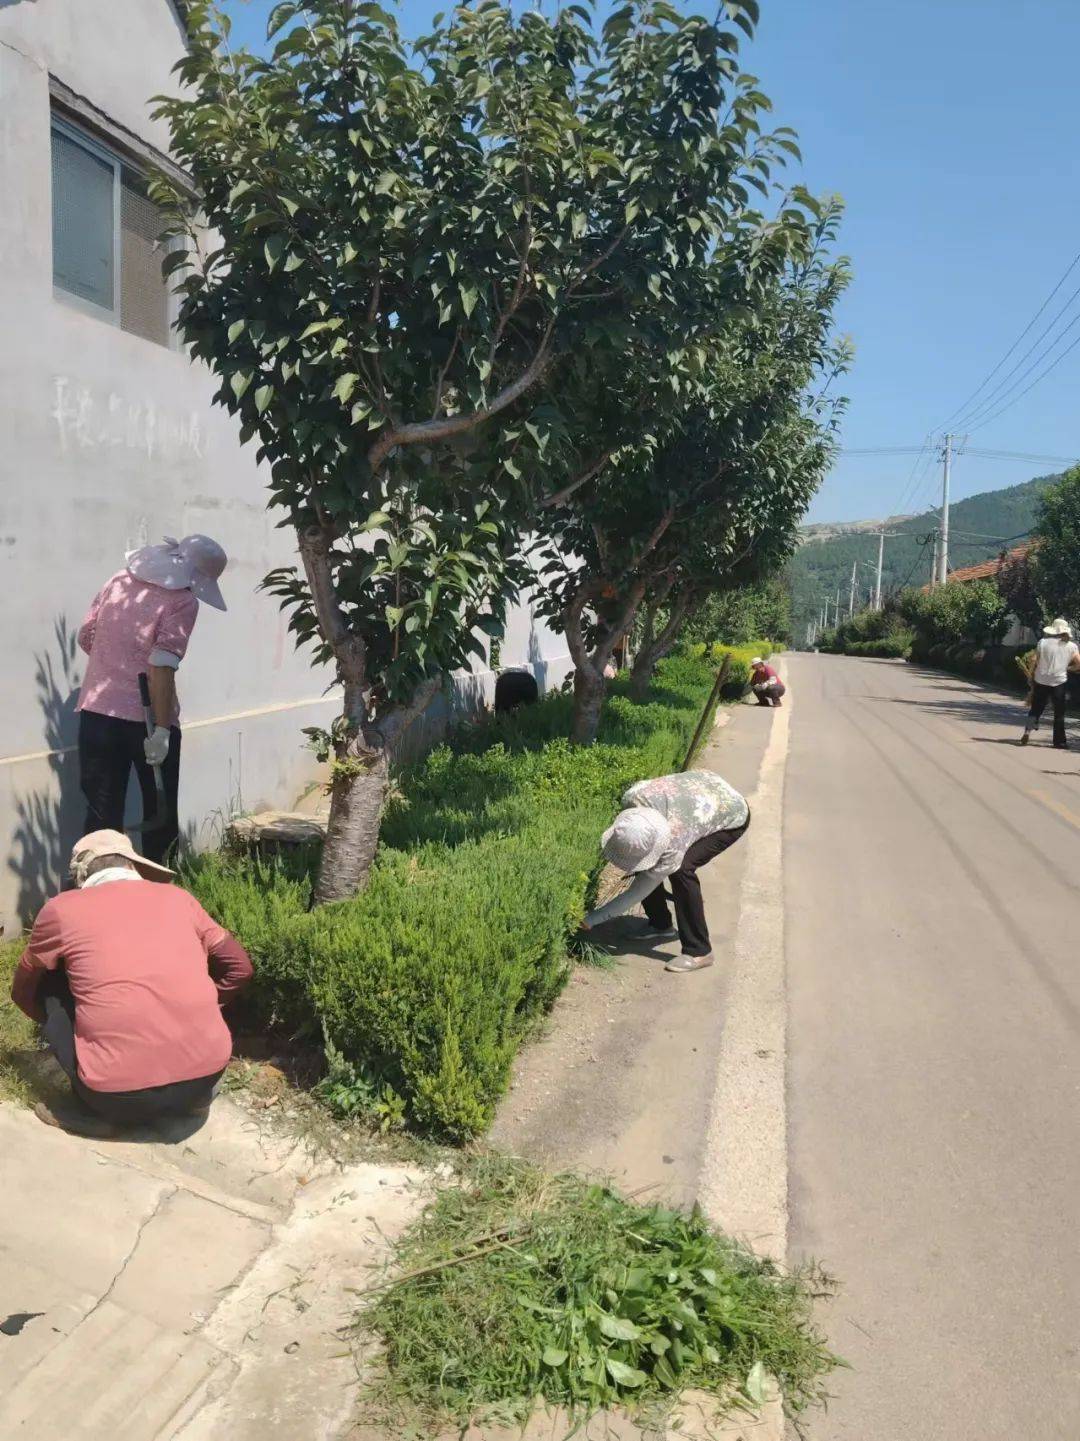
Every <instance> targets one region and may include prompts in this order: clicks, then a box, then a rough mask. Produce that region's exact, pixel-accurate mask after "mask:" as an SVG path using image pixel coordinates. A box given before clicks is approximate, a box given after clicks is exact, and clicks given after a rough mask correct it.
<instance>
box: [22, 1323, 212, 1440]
mask: <svg viewBox="0 0 1080 1441" xmlns="http://www.w3.org/2000/svg"><path fill="white" fill-rule="evenodd" d="M223 1359H224V1358H223V1357H222V1354H221V1353H220V1352H219V1351H218V1350H216V1348H214V1347H213V1346H211V1345H209V1344H208V1343H207V1342H205V1341H204V1340H202V1339H201V1338H200V1337H197V1336H183V1335H178V1334H177V1333H175V1332H170V1331H167V1330H165V1329H164V1328H162V1327H160V1326H158V1325H156V1324H155V1323H154V1322H153V1321H151V1320H150V1319H149V1318H148V1317H146V1316H140V1315H137V1314H134V1313H132V1312H130V1311H126V1310H124V1309H123V1308H122V1307H120V1306H116V1305H114V1304H113V1303H112V1302H111V1301H102V1302H100V1303H99V1304H98V1305H97V1306H96V1307H94V1309H93V1310H91V1311H90V1313H89V1314H88V1315H87V1316H86V1318H85V1319H84V1320H83V1321H82V1322H81V1323H80V1325H79V1326H77V1327H75V1329H74V1330H72V1331H71V1332H70V1333H69V1334H68V1335H67V1336H65V1337H64V1338H63V1340H62V1341H61V1342H60V1343H59V1344H58V1345H57V1346H54V1347H53V1348H52V1349H51V1350H50V1351H49V1352H48V1354H47V1355H46V1356H45V1357H43V1359H42V1360H41V1361H40V1362H39V1364H38V1365H36V1366H35V1367H33V1368H32V1369H31V1370H30V1371H29V1372H28V1373H27V1374H26V1375H24V1376H23V1377H22V1378H21V1380H19V1381H18V1382H17V1383H16V1384H15V1385H14V1386H13V1387H12V1388H11V1389H9V1390H8V1391H6V1392H5V1394H4V1396H3V1397H2V1398H0V1436H3V1437H5V1438H6V1437H17V1436H19V1437H21V1436H25V1437H26V1438H27V1441H31V1438H32V1441H120V1438H123V1441H147V1438H153V1437H156V1436H157V1435H158V1433H159V1432H160V1431H161V1430H162V1429H163V1428H164V1427H165V1425H166V1424H167V1423H168V1422H169V1420H170V1418H171V1417H172V1416H173V1415H174V1414H175V1413H176V1412H177V1411H178V1410H179V1409H180V1407H181V1406H182V1405H183V1404H184V1402H185V1401H186V1400H187V1399H188V1398H189V1396H190V1395H191V1394H192V1392H193V1391H195V1390H197V1389H198V1388H199V1387H201V1386H203V1385H204V1384H205V1383H206V1382H207V1380H208V1379H209V1378H210V1377H211V1376H212V1374H213V1373H214V1371H215V1370H216V1369H217V1368H218V1367H219V1366H221V1365H222V1363H223Z"/></svg>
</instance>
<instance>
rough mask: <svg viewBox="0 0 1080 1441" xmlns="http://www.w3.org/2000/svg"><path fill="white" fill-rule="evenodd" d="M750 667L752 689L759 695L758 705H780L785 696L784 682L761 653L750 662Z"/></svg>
mask: <svg viewBox="0 0 1080 1441" xmlns="http://www.w3.org/2000/svg"><path fill="white" fill-rule="evenodd" d="M750 667H751V669H750V689H751V690H752V691H753V692H754V694H755V695H756V696H757V703H758V705H777V706H778V705H779V704H780V702H781V701H782V699H783V697H784V693H785V686H784V682H783V681H782V680H781V679H780V677H779V676H778V675H777V673H776V672H775V671H774V670H773V668H772V666H771V665H766V664H765V662H764V661H763V660H762V659H761V657H760V656H759V655H756V656H755V657H754V659H753V660H752V661H751V662H750Z"/></svg>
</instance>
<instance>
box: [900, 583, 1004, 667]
mask: <svg viewBox="0 0 1080 1441" xmlns="http://www.w3.org/2000/svg"><path fill="white" fill-rule="evenodd" d="M897 607H898V610H899V613H900V614H901V615H902V617H903V618H904V620H905V621H906V622H907V623H908V624H909V625H910V626H911V627H912V629H913V630H914V631H915V638H916V645H917V648H918V649H920V650H927V649H929V648H930V647H933V646H945V645H960V644H964V643H967V644H969V645H993V644H994V643H995V642H997V641H1000V639H1001V637H1002V636H1003V635H1004V634H1005V629H1006V627H1007V625H1008V620H1009V618H1008V607H1007V606H1006V604H1005V602H1004V601H1003V600H1002V598H1001V595H1000V594H999V593H998V589H997V587H996V586H995V585H994V584H993V583H992V582H991V581H988V580H975V581H969V582H967V583H959V582H950V583H948V584H946V585H939V586H935V587H934V589H933V590H908V591H904V592H903V593H902V595H901V596H900V597H899V598H898V601H897Z"/></svg>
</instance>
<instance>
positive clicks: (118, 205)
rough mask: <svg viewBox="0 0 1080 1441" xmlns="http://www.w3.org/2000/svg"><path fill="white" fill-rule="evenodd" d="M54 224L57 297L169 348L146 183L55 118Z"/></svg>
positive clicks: (166, 304) (155, 223) (166, 302)
mask: <svg viewBox="0 0 1080 1441" xmlns="http://www.w3.org/2000/svg"><path fill="white" fill-rule="evenodd" d="M52 222H53V224H52V232H53V290H54V293H55V294H56V295H58V296H60V297H61V298H62V299H64V300H66V301H69V302H71V303H72V304H75V305H77V306H79V307H80V309H84V310H88V311H90V312H91V313H92V314H94V315H98V316H100V317H101V318H102V319H104V320H107V321H109V322H111V323H112V324H113V325H119V326H120V327H121V329H123V330H129V331H131V333H132V334H133V335H141V336H142V337H143V338H144V339H145V340H152V341H155V342H156V343H157V344H158V345H169V344H170V343H171V328H170V320H171V312H172V306H171V297H170V295H169V289H168V286H167V284H166V282H165V281H164V279H163V278H162V274H161V260H162V248H161V245H160V243H159V241H158V238H157V237H158V232H159V231H160V229H161V218H160V215H159V213H158V211H157V208H156V207H155V205H154V204H153V202H152V201H151V200H150V198H149V196H148V195H147V190H146V182H145V180H144V179H143V177H142V176H141V175H140V174H139V172H138V171H137V170H134V169H133V168H132V167H131V166H129V165H127V164H125V163H124V161H123V160H121V158H120V157H119V156H118V155H116V154H115V153H114V152H112V151H111V150H109V149H108V148H107V147H106V146H104V145H102V144H101V143H100V141H98V140H96V139H92V138H91V137H90V136H89V135H87V134H85V133H84V132H83V131H81V130H79V129H78V128H77V127H76V126H74V125H71V124H70V123H69V122H67V121H65V120H60V119H57V118H55V117H54V119H53V124H52Z"/></svg>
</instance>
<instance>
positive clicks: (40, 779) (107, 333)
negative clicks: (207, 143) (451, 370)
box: [0, 0, 568, 934]
mask: <svg viewBox="0 0 1080 1441" xmlns="http://www.w3.org/2000/svg"><path fill="white" fill-rule="evenodd" d="M182 43H183V39H182V32H181V30H180V27H179V25H178V23H177V20H176V17H175V13H174V11H173V9H172V7H171V5H170V4H169V3H168V0H109V4H108V6H101V5H93V4H90V3H88V0H0V196H2V197H3V199H2V202H0V315H2V316H3V331H2V340H0V583H2V587H3V589H2V605H3V642H2V648H0V680H2V686H3V700H4V704H3V706H2V707H0V849H2V852H3V854H2V856H0V922H3V923H4V924H6V925H7V928H8V933H9V934H10V933H11V931H12V930H13V929H14V928H15V922H16V921H17V919H18V918H20V917H25V916H26V915H28V914H29V913H31V912H32V911H33V909H34V908H35V907H36V906H37V905H38V904H39V903H40V901H41V900H42V899H43V898H44V897H45V896H46V895H47V894H49V893H50V891H51V890H53V889H54V888H55V886H56V885H57V883H58V880H59V878H60V876H61V874H62V871H63V867H64V863H65V859H66V855H67V853H68V850H69V849H70V845H71V842H72V840H73V839H74V838H75V837H76V836H77V835H78V834H79V831H80V827H81V821H82V801H81V796H80V795H79V790H78V773H77V771H78V768H77V763H76V756H75V754H74V750H73V746H74V742H75V737H76V721H75V711H74V706H75V700H76V697H77V692H78V685H79V680H80V677H81V672H82V665H81V662H82V656H81V654H80V653H79V652H78V651H77V650H76V648H75V643H74V634H75V631H76V629H77V628H78V625H79V622H80V621H81V619H82V616H83V614H84V612H85V609H86V606H87V604H88V602H89V600H90V598H91V597H92V596H93V594H94V593H95V591H96V590H97V589H98V587H99V586H100V585H101V583H102V582H103V581H104V580H105V579H106V577H107V576H109V575H110V574H111V573H112V572H113V571H115V570H117V569H119V567H120V566H121V565H122V563H123V555H124V552H125V550H127V549H130V548H132V547H134V546H136V545H139V544H143V543H145V542H146V541H152V540H157V539H159V538H160V537H161V535H162V534H165V533H167V534H170V535H183V534H185V533H187V532H190V531H205V532H207V533H208V534H210V535H213V536H214V537H215V538H217V539H218V540H220V541H221V543H222V544H223V545H224V546H225V548H226V549H227V551H228V552H229V554H230V556H231V557H232V559H231V561H230V565H229V568H228V570H227V571H226V574H225V577H224V580H223V587H224V590H225V593H226V598H227V600H228V602H229V611H228V613H227V614H225V615H222V614H220V613H218V612H216V611H213V610H210V609H207V608H205V607H204V609H203V612H202V614H201V615H200V618H199V622H198V625H197V627H196V631H195V635H194V637H193V640H192V645H191V650H190V652H189V656H188V659H187V660H186V661H185V663H184V666H183V667H182V669H181V672H180V689H181V698H182V702H183V707H184V765H183V774H182V780H181V806H180V808H181V819H182V823H183V824H184V827H185V830H186V831H187V833H188V834H189V836H191V837H192V838H194V839H196V840H198V841H201V842H206V841H207V840H209V839H211V838H212V837H213V835H214V834H215V831H216V828H217V825H218V823H219V822H220V820H221V819H222V818H223V817H224V816H226V815H227V814H228V813H230V812H232V811H235V810H240V809H243V810H254V809H258V808H260V807H263V806H271V805H272V806H278V807H291V806H292V805H294V804H295V803H296V802H297V801H298V799H299V798H300V797H301V796H302V795H303V793H304V792H305V790H307V789H309V788H310V787H311V785H312V783H313V781H314V779H315V772H314V762H313V760H312V758H311V757H310V755H309V753H308V752H307V751H305V750H304V749H303V746H302V739H303V738H302V736H301V735H300V728H301V727H302V726H304V725H312V724H319V723H326V722H327V721H328V720H329V719H330V717H331V716H332V715H333V714H334V706H335V697H334V696H333V694H330V695H328V694H327V693H326V687H327V677H326V675H325V674H317V673H316V672H314V671H313V670H312V669H311V667H310V665H309V664H308V662H307V661H306V659H304V658H303V657H302V656H298V655H297V654H296V653H295V652H294V650H293V646H292V642H291V639H290V638H289V636H288V635H287V634H286V631H285V625H284V622H283V620H282V618H281V617H280V615H279V613H278V609H277V603H276V602H275V601H274V600H272V599H270V598H268V597H266V596H262V595H259V594H257V593H256V587H257V585H258V582H259V581H260V580H261V578H262V576H263V575H264V574H265V573H266V571H267V570H268V569H270V568H271V567H272V566H274V565H278V564H282V563H288V562H289V561H290V560H291V559H292V558H293V557H292V548H291V546H290V543H289V540H288V534H287V532H284V531H279V530H276V529H275V517H273V516H269V515H267V513H266V511H265V509H264V487H263V482H262V478H261V477H260V475H259V473H258V469H257V467H256V465H255V460H254V454H253V450H252V449H251V448H250V447H249V448H247V449H241V448H240V446H239V445H238V443H237V439H236V434H235V428H234V426H233V424H232V422H231V421H230V419H229V418H228V417H227V416H226V415H225V414H224V413H223V412H221V411H219V410H215V409H213V408H212V407H211V405H210V395H211V393H212V390H213V386H212V383H211V381H210V379H209V377H208V375H207V374H206V372H205V371H204V370H203V369H201V368H200V367H197V366H194V365H192V364H191V363H190V362H189V361H188V359H187V358H186V357H185V355H184V354H183V353H182V352H181V351H179V350H169V349H166V348H165V347H163V346H160V345H155V344H152V343H151V342H149V341H145V340H142V339H140V338H139V337H137V336H134V335H130V334H128V333H126V332H124V331H122V330H120V329H119V328H118V327H114V326H111V325H109V324H107V323H105V322H104V321H102V320H99V319H97V318H96V317H93V316H91V315H87V314H84V313H82V312H81V311H79V310H77V309H75V308H73V307H72V306H70V305H68V304H66V303H65V302H64V301H62V300H58V299H55V298H54V296H53V286H52V256H51V197H50V149H49V118H50V99H49V83H50V74H51V75H52V76H54V77H55V78H56V79H57V80H58V81H60V82H61V83H62V84H63V85H65V86H67V87H68V88H69V89H70V90H72V91H74V92H75V93H76V94H77V95H80V96H83V97H85V98H86V99H88V100H89V101H91V102H92V103H93V105H95V106H96V107H98V108H99V109H100V110H101V111H103V112H105V114H107V115H108V116H109V117H110V118H111V119H112V120H113V121H115V122H117V123H118V124H120V125H122V126H124V127H126V128H127V129H129V130H131V131H133V132H135V133H136V134H137V135H139V136H140V137H142V139H144V140H145V141H147V142H149V143H151V144H155V145H157V146H159V147H160V146H163V144H164V141H165V137H164V136H163V134H162V133H161V131H160V129H159V128H157V127H155V125H154V124H153V123H152V122H151V121H150V120H149V119H148V117H147V113H146V112H147V106H146V97H147V96H148V95H150V94H152V93H155V92H160V91H162V90H164V89H166V88H168V86H169V85H170V84H171V80H170V76H169V71H170V69H171V67H172V65H173V63H174V62H175V61H176V59H177V58H178V57H179V55H180V53H181V47H182ZM502 663H503V665H504V666H506V665H516V664H529V665H530V666H531V667H532V668H533V669H534V670H535V671H536V672H537V674H538V677H539V678H540V679H541V681H542V683H544V682H546V684H548V685H551V684H558V683H559V682H560V681H561V680H562V678H563V676H564V675H565V673H566V671H567V669H568V662H567V660H566V656H565V645H564V643H563V642H562V641H561V639H558V638H555V637H553V636H551V635H550V633H549V632H547V631H546V629H544V628H543V627H542V626H539V625H536V624H534V623H533V621H532V619H531V616H530V614H529V611H528V608H525V609H523V610H521V611H519V612H518V613H517V614H516V615H515V616H514V619H513V622H512V625H511V627H510V633H509V635H508V639H507V642H506V643H505V644H504V646H503V651H502ZM492 685H493V682H492V678H491V677H490V676H485V675H480V676H478V677H475V678H474V677H469V676H462V677H460V678H459V681H458V690H459V693H460V695H461V697H462V699H463V700H469V699H472V698H475V697H476V696H477V695H479V696H481V697H483V696H485V695H487V696H490V690H491V688H492ZM136 809H137V808H136ZM132 814H135V809H133V812H132Z"/></svg>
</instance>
